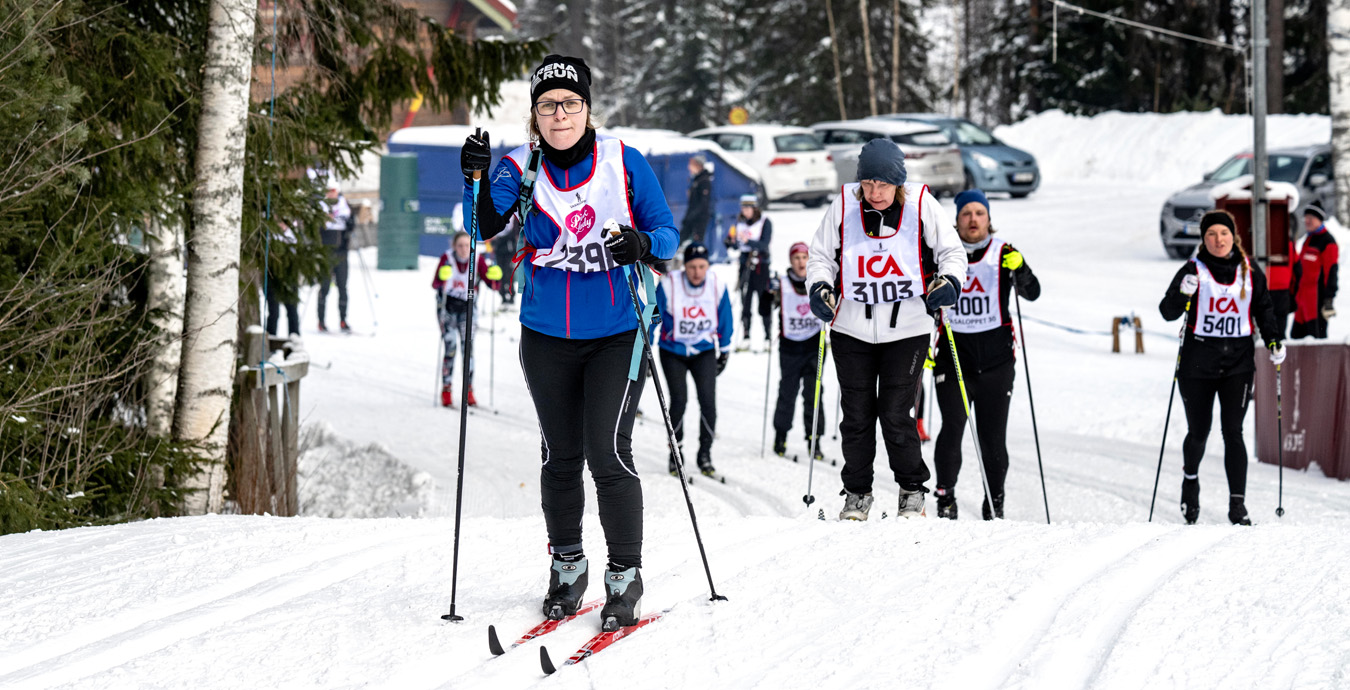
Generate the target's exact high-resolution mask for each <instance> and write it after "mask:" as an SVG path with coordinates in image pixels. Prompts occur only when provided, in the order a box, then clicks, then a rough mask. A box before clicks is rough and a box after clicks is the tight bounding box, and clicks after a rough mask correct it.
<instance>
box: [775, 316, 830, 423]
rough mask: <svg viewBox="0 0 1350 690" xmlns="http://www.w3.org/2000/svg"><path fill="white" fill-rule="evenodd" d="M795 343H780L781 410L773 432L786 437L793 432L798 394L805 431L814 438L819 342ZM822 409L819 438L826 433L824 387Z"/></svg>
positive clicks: (818, 412)
mask: <svg viewBox="0 0 1350 690" xmlns="http://www.w3.org/2000/svg"><path fill="white" fill-rule="evenodd" d="M821 337H823V336H822V335H817V336H816V337H814V338H810V339H808V340H803V341H800V342H798V341H796V340H788V339H787V338H779V339H778V344H779V348H778V368H779V378H778V406H777V407H775V408H774V409H773V430H774V431H776V432H778V433H781V434H786V433H787V432H788V431H790V430H791V429H792V408H794V407H796V401H795V400H793V399H794V398H796V397H797V393H798V391H801V396H802V427H803V429H802V431H803V433H804V434H806V436H807V439H808V442H809V440H810V436H811V406H812V405H814V404H815V402H816V400H815V398H816V364H817V361H818V357H819V356H820V338H821ZM820 400H821V404H820V407H819V408H818V409H817V410H816V429H817V430H818V431H817V432H816V433H817V434H822V433H824V431H825V409H824V408H825V386H824V384H822V385H821V387H820Z"/></svg>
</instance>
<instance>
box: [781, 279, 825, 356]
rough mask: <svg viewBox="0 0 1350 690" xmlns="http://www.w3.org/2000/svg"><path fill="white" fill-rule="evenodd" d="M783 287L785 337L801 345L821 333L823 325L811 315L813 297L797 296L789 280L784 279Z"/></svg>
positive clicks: (806, 295)
mask: <svg viewBox="0 0 1350 690" xmlns="http://www.w3.org/2000/svg"><path fill="white" fill-rule="evenodd" d="M781 285H782V289H781V292H782V294H783V297H782V299H783V308H782V319H783V321H782V324H783V337H784V338H787V339H788V340H793V341H796V342H799V343H800V342H802V341H803V340H809V339H811V338H814V337H815V335H816V334H817V333H819V332H820V326H821V324H820V319H817V318H816V315H815V314H812V313H811V295H810V294H805V295H799V294H797V291H796V290H794V289H792V285H791V281H789V280H788V279H787V278H783V280H782V283H781Z"/></svg>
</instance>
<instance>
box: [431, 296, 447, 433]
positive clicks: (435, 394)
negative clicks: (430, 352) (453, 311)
mask: <svg viewBox="0 0 1350 690" xmlns="http://www.w3.org/2000/svg"><path fill="white" fill-rule="evenodd" d="M444 310H445V306H444V302H443V298H442V297H441V295H439V294H437V295H436V324H437V326H438V327H439V329H440V332H441V340H440V342H438V343H437V344H436V387H435V388H433V389H432V393H431V406H432V407H440V404H441V391H442V390H444V389H445V381H444V380H443V377H444V376H445V373H444V371H443V367H444V366H445V365H444V362H445V313H444Z"/></svg>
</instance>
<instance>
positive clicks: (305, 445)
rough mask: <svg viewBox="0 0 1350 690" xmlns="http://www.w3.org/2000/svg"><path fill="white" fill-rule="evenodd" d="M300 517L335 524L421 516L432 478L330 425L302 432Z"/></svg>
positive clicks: (428, 499) (317, 425) (320, 424)
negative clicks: (330, 520) (344, 520)
mask: <svg viewBox="0 0 1350 690" xmlns="http://www.w3.org/2000/svg"><path fill="white" fill-rule="evenodd" d="M298 472H299V494H300V514H301V515H306V516H312V517H331V518H377V517H408V516H415V517H418V516H421V515H423V514H425V513H426V511H427V508H428V506H429V505H430V502H431V496H432V492H433V491H434V489H435V483H434V482H433V481H432V479H431V475H429V474H427V473H426V472H418V471H417V470H414V469H412V468H411V467H408V466H407V465H405V464H403V462H401V461H400V460H399V459H398V458H396V457H394V456H393V455H391V454H390V453H389V451H387V450H385V448H384V446H381V445H380V444H378V443H370V444H365V445H362V444H358V443H353V442H351V441H348V440H346V439H344V438H342V437H341V436H338V435H337V433H336V432H335V431H333V428H332V427H331V426H329V425H328V423H327V422H316V423H314V424H308V425H306V426H305V427H304V428H303V429H301V430H300V466H299V470H298Z"/></svg>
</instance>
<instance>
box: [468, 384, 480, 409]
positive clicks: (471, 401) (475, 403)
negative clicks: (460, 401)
mask: <svg viewBox="0 0 1350 690" xmlns="http://www.w3.org/2000/svg"><path fill="white" fill-rule="evenodd" d="M468 405H469V407H478V401H477V400H474V399H473V386H469V399H468Z"/></svg>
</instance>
